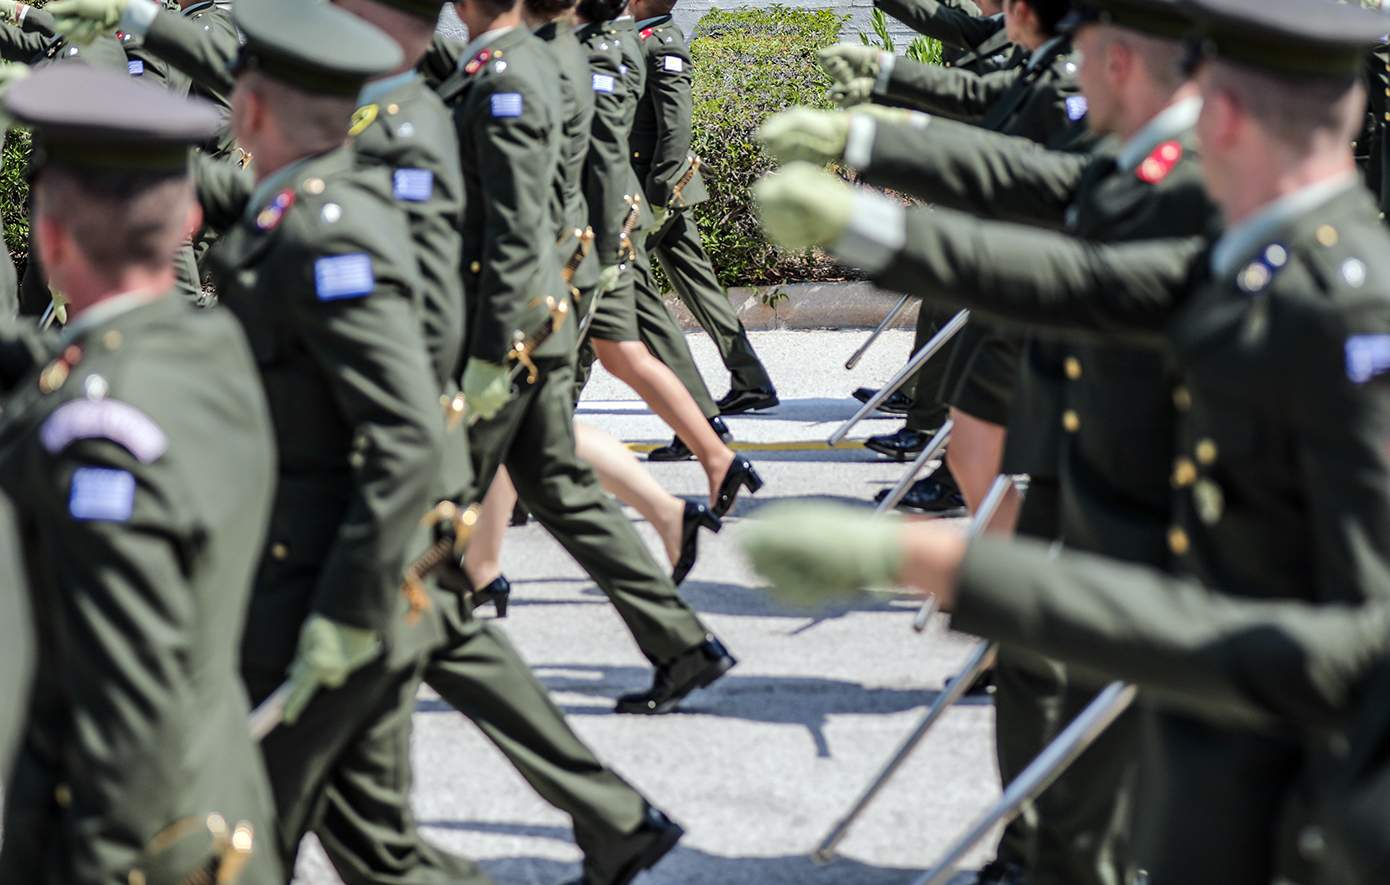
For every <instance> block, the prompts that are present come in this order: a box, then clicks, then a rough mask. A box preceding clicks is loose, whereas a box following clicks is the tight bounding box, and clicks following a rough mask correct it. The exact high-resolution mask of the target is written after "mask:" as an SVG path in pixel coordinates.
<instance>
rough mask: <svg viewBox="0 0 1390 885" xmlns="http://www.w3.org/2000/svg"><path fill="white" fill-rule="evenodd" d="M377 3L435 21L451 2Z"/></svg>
mask: <svg viewBox="0 0 1390 885" xmlns="http://www.w3.org/2000/svg"><path fill="white" fill-rule="evenodd" d="M377 2H378V3H385V4H386V5H387V6H394V7H396V8H397V9H404V10H405V11H406V12H412V13H414V14H415V15H418V16H420V17H421V18H427V19H429V20H430V21H434V20H435V19H437V18H439V10H441V9H443V8H444V6H445V5H446V4H448V3H449V2H451V0H377Z"/></svg>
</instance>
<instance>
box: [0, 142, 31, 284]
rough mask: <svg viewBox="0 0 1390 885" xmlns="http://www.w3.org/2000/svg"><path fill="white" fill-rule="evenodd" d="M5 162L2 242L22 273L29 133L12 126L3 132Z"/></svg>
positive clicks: (0, 177)
mask: <svg viewBox="0 0 1390 885" xmlns="http://www.w3.org/2000/svg"><path fill="white" fill-rule="evenodd" d="M3 162H4V166H3V168H0V221H3V223H4V226H5V245H6V246H7V247H9V250H10V255H11V256H12V257H13V258H14V263H15V267H16V268H17V269H18V270H19V273H20V274H21V275H23V273H24V265H25V264H26V263H28V260H29V181H28V179H26V178H25V174H26V172H27V171H28V168H29V133H28V132H27V131H25V130H22V129H13V130H11V131H10V132H8V133H7V134H6V135H5V150H4V160H3Z"/></svg>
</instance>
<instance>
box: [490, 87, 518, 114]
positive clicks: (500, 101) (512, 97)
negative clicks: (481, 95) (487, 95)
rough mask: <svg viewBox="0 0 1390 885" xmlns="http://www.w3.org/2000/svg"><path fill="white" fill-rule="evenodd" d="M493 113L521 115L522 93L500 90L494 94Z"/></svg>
mask: <svg viewBox="0 0 1390 885" xmlns="http://www.w3.org/2000/svg"><path fill="white" fill-rule="evenodd" d="M492 115H493V116H494V117H520V116H521V93H520V92H499V93H497V94H496V95H494V96H492Z"/></svg>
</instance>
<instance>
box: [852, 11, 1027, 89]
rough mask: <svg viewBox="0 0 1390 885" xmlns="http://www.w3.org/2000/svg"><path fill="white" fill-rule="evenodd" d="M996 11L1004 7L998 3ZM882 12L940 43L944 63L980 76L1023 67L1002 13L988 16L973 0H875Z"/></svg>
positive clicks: (1020, 54)
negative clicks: (949, 0)
mask: <svg viewBox="0 0 1390 885" xmlns="http://www.w3.org/2000/svg"><path fill="white" fill-rule="evenodd" d="M993 5H994V6H995V7H996V8H998V7H1000V6H1001V5H1002V4H999V3H994V4H993ZM874 8H875V9H881V10H883V11H884V12H886V13H888V14H889V15H891V16H893V17H894V18H896V19H897V20H898V21H900V22H902V23H903V24H905V25H907V26H908V27H909V28H912V30H914V31H916V32H918V33H919V34H925V35H926V36H928V37H931V38H932V39H933V40H939V41H940V42H941V48H942V58H941V63H942V64H943V65H945V66H946V67H948V68H961V69H962V70H966V71H973V72H974V73H976V74H988V73H991V72H992V71H1000V70H1005V69H1007V68H1011V67H1014V66H1015V65H1018V64H1021V63H1022V61H1023V58H1024V56H1023V54H1022V53H1020V52H1017V51H1016V49H1015V47H1014V46H1013V41H1012V40H1010V39H1009V34H1008V32H1007V31H1006V30H1005V28H1004V15H1003V13H1002V12H997V13H990V14H986V13H985V12H984V11H983V10H982V9H981V8H980V7H978V6H976V5H975V4H974V3H972V2H970V0H958V2H942V0H874Z"/></svg>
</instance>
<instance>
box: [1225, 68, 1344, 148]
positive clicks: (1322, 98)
mask: <svg viewBox="0 0 1390 885" xmlns="http://www.w3.org/2000/svg"><path fill="white" fill-rule="evenodd" d="M1206 64H1207V69H1208V76H1209V77H1210V83H1211V87H1212V88H1213V89H1215V90H1217V91H1220V92H1226V93H1229V94H1230V95H1231V96H1233V97H1234V98H1235V100H1236V101H1237V102H1239V104H1240V106H1241V108H1242V109H1243V110H1244V111H1245V113H1247V114H1249V115H1250V116H1251V117H1253V118H1254V119H1255V120H1256V121H1257V122H1259V123H1260V125H1261V126H1263V127H1264V128H1265V129H1266V130H1268V132H1269V134H1270V135H1272V136H1274V137H1275V138H1276V139H1278V140H1279V141H1281V142H1283V143H1284V144H1285V145H1287V146H1289V147H1291V148H1293V149H1295V150H1297V151H1306V150H1308V149H1309V148H1310V147H1312V144H1313V140H1314V139H1315V138H1316V137H1317V136H1318V135H1319V134H1320V133H1323V134H1329V135H1332V136H1333V137H1335V138H1336V139H1337V140H1339V141H1345V142H1346V143H1347V144H1350V143H1351V141H1352V139H1354V138H1355V137H1356V134H1357V132H1359V131H1360V127H1361V123H1362V114H1363V113H1364V111H1365V106H1366V92H1365V88H1364V87H1363V86H1362V83H1361V78H1360V74H1359V72H1354V73H1349V74H1331V75H1313V74H1286V73H1281V72H1279V71H1272V70H1266V69H1263V68H1254V67H1250V66H1249V65H1243V64H1239V63H1237V62H1231V61H1226V60H1224V59H1212V60H1210V61H1208V62H1207V63H1206Z"/></svg>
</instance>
